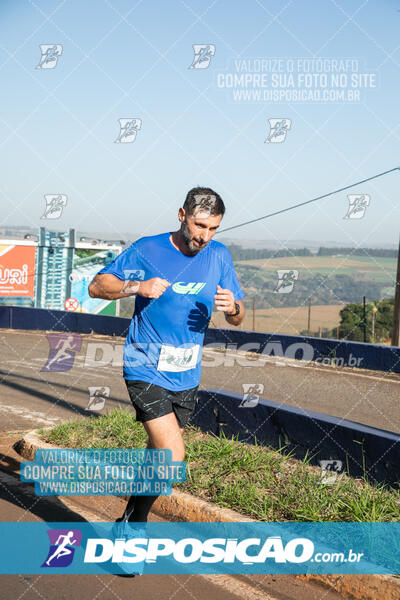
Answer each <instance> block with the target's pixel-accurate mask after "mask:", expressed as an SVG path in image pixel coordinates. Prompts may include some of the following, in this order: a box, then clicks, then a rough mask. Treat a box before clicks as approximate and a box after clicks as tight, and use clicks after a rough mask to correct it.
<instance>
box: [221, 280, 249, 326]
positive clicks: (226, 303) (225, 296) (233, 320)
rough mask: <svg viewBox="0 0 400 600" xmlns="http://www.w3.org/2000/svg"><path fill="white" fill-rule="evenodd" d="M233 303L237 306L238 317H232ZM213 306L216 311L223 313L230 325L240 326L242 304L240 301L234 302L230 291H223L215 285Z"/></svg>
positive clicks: (242, 312)
mask: <svg viewBox="0 0 400 600" xmlns="http://www.w3.org/2000/svg"><path fill="white" fill-rule="evenodd" d="M235 303H236V304H238V305H239V307H240V312H239V314H238V315H235V316H233V315H234V313H235V312H236V306H235ZM215 304H216V306H217V310H219V311H223V312H224V313H225V319H226V320H227V321H228V323H230V324H231V325H240V323H241V322H242V321H243V319H244V312H245V311H244V304H243V302H242V301H241V300H235V297H234V295H233V292H231V290H224V289H223V288H221V286H220V285H217V293H216V294H215Z"/></svg>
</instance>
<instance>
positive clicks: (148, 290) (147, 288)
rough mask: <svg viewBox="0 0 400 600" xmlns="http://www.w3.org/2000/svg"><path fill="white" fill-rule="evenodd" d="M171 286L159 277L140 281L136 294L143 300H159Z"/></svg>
mask: <svg viewBox="0 0 400 600" xmlns="http://www.w3.org/2000/svg"><path fill="white" fill-rule="evenodd" d="M170 285H171V284H170V283H169V281H167V280H166V279H161V277H153V278H152V279H147V281H141V282H140V285H139V289H138V291H137V294H138V295H139V296H143V298H159V297H160V296H162V294H163V293H164V292H165V290H166V289H167V287H168V286H170Z"/></svg>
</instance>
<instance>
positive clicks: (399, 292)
mask: <svg viewBox="0 0 400 600" xmlns="http://www.w3.org/2000/svg"><path fill="white" fill-rule="evenodd" d="M399 345H400V241H399V251H398V254H397V275H396V287H395V293H394V314H393V333H392V346H399Z"/></svg>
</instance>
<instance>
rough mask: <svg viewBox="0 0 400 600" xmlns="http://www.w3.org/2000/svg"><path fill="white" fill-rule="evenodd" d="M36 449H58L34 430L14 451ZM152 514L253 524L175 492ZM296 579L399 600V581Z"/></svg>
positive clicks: (367, 598)
mask: <svg viewBox="0 0 400 600" xmlns="http://www.w3.org/2000/svg"><path fill="white" fill-rule="evenodd" d="M39 448H40V449H49V450H50V449H54V448H57V446H53V445H51V444H48V443H46V442H44V441H43V440H41V439H40V437H39V436H38V434H37V432H36V430H35V431H30V432H29V433H27V434H25V435H24V437H23V438H22V439H21V440H19V441H18V442H16V443H15V444H14V450H15V451H16V452H18V454H20V455H21V456H22V457H23V458H25V459H26V460H34V458H35V450H37V449H39ZM153 511H154V512H155V513H156V514H158V515H159V516H161V517H165V518H171V517H173V518H174V520H176V521H189V522H190V521H191V522H219V523H220V522H225V523H226V522H229V523H231V522H251V521H254V520H255V519H249V518H248V517H245V516H243V515H241V514H240V513H238V512H236V511H233V510H230V509H227V508H220V507H218V506H215V505H213V504H211V503H210V502H206V501H205V500H201V499H200V498H196V497H195V496H192V495H191V494H187V493H185V492H180V491H178V490H173V491H172V494H171V495H170V496H160V497H159V498H158V499H157V500H156V502H155V503H154V505H153ZM296 577H298V578H300V579H303V580H308V581H315V582H318V583H321V584H323V585H324V586H326V587H328V588H330V589H332V588H333V589H334V590H336V591H337V592H339V593H341V594H342V595H343V596H345V597H347V598H353V599H354V600H377V599H379V600H380V599H381V598H384V599H385V600H398V599H399V598H400V579H397V578H396V577H393V576H391V575H296Z"/></svg>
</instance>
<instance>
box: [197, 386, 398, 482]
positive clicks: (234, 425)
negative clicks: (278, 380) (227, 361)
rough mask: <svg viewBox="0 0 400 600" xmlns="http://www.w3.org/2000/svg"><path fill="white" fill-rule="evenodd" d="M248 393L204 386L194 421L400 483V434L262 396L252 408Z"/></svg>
mask: <svg viewBox="0 0 400 600" xmlns="http://www.w3.org/2000/svg"><path fill="white" fill-rule="evenodd" d="M242 400H243V396H242V395H239V394H235V393H234V392H226V391H223V390H220V389H210V390H200V391H199V401H198V403H197V406H196V410H195V412H194V414H193V416H192V418H191V421H190V423H191V424H192V425H196V426H197V427H200V428H201V429H202V430H203V431H205V432H211V433H215V434H216V435H219V434H220V433H221V432H222V431H223V432H224V434H225V435H226V436H227V437H231V436H238V439H239V441H242V442H246V443H253V444H254V441H255V438H256V439H257V443H260V444H263V445H268V446H272V447H273V448H276V449H278V448H281V447H283V446H285V452H289V451H292V452H293V455H294V456H295V457H296V458H298V459H303V458H304V457H305V456H306V455H308V456H310V455H311V456H312V457H313V458H311V460H310V463H311V464H314V465H318V464H319V461H320V460H334V461H342V463H343V469H345V470H348V473H349V474H350V475H352V476H353V477H362V476H363V475H364V469H365V475H366V476H367V477H368V479H370V480H371V481H375V482H385V483H388V484H389V485H394V486H396V485H398V484H399V483H400V435H397V434H396V433H392V432H390V431H385V430H383V429H375V428H374V427H369V426H368V425H362V424H361V423H356V422H354V421H348V420H347V419H341V418H339V417H331V416H329V415H325V414H322V413H318V412H314V411H311V410H305V409H299V408H297V407H296V408H295V407H293V406H288V405H286V404H280V403H278V402H271V401H269V400H265V399H263V398H260V399H259V401H258V404H257V406H254V407H252V408H249V407H246V406H242V407H241V406H240V404H241V402H242Z"/></svg>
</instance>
